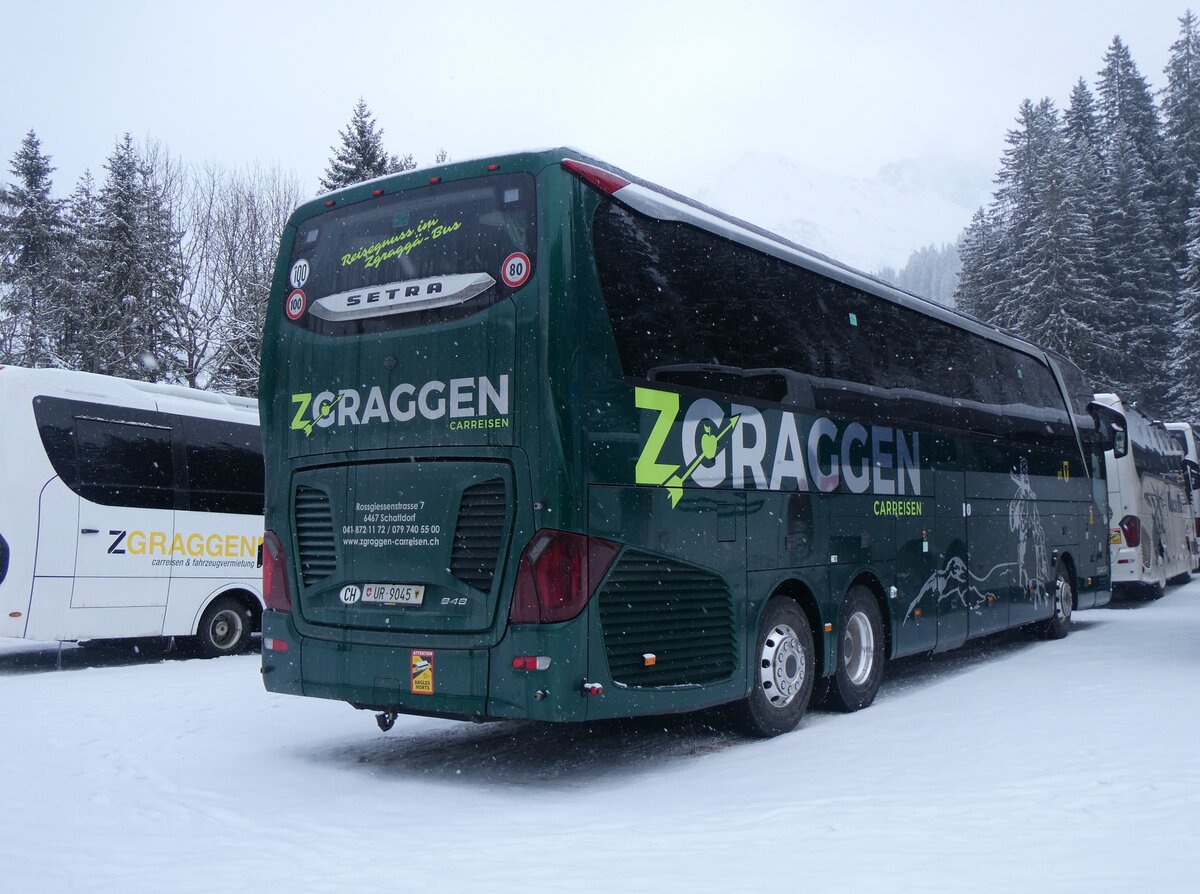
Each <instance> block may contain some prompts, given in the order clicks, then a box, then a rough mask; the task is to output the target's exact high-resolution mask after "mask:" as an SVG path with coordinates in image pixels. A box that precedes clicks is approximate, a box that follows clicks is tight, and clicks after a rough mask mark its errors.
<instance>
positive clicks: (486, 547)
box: [450, 478, 508, 593]
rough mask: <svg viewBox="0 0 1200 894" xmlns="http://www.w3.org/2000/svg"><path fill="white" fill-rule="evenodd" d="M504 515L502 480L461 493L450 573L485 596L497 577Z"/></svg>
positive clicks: (470, 488) (476, 485)
mask: <svg viewBox="0 0 1200 894" xmlns="http://www.w3.org/2000/svg"><path fill="white" fill-rule="evenodd" d="M507 514H508V501H507V494H506V493H505V491H504V482H503V481H502V480H501V479H499V478H495V479H493V480H491V481H484V482H482V483H481V484H473V485H471V486H470V487H468V488H467V489H466V490H464V491H463V495H462V502H461V503H459V505H458V523H457V524H456V525H455V527H454V548H453V551H452V552H451V554H450V573H451V574H452V575H454V576H455V577H456V578H458V579H459V580H460V581H462V582H463V583H465V584H469V585H470V586H472V587H474V588H475V589H476V590H482V591H483V592H484V593H488V592H490V591H491V589H492V580H493V578H494V577H495V576H496V565H497V563H498V562H499V561H500V543H501V540H502V538H503V536H504V519H505V516H506V515H507Z"/></svg>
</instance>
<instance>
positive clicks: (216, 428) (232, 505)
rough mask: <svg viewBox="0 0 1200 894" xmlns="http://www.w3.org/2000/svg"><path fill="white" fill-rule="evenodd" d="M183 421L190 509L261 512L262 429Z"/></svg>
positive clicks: (246, 512)
mask: <svg viewBox="0 0 1200 894" xmlns="http://www.w3.org/2000/svg"><path fill="white" fill-rule="evenodd" d="M181 423H182V424H181V428H182V431H183V438H184V444H185V452H186V455H187V477H188V505H189V508H191V509H192V510H194V511H197V512H236V513H239V514H242V515H261V514H262V511H263V458H262V442H261V440H260V438H259V431H258V428H257V427H256V426H253V425H237V424H235V423H232V422H220V421H217V420H213V419H195V418H191V417H184V418H183V419H182V420H181Z"/></svg>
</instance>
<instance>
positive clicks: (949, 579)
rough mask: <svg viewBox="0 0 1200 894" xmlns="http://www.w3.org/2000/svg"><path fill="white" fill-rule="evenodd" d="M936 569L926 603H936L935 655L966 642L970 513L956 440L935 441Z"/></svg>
mask: <svg viewBox="0 0 1200 894" xmlns="http://www.w3.org/2000/svg"><path fill="white" fill-rule="evenodd" d="M933 448H934V453H933V462H932V467H933V477H934V494H935V498H934V504H935V507H936V508H935V511H934V526H933V529H934V530H933V542H934V568H933V571H932V573H931V574H930V577H929V580H928V581H927V583H926V586H925V587H924V588H923V589H924V591H925V592H927V593H928V594H929V596H928V598H927V599H925V600H923V601H924V602H927V603H928V602H930V601H933V600H936V602H935V603H934V604H936V609H931V610H933V611H936V615H937V645H936V647H935V650H936V651H939V652H940V651H944V650H946V649H954V648H956V647H958V646H961V645H962V644H963V643H964V642H966V640H967V624H968V622H967V614H968V607H969V604H970V603H969V599H970V597H971V576H970V573H969V570H968V568H967V514H966V512H967V510H966V505H967V501H966V490H965V487H964V482H963V471H962V460H961V455H960V453H961V447H960V445H959V442H958V441H957V440H955V439H954V438H950V437H946V436H945V435H938V436H936V437H934V439H933Z"/></svg>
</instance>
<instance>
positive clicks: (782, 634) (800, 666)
mask: <svg viewBox="0 0 1200 894" xmlns="http://www.w3.org/2000/svg"><path fill="white" fill-rule="evenodd" d="M752 654H753V656H754V668H753V670H754V679H753V685H752V686H751V689H750V694H749V696H747V697H746V699H745V700H744V701H743V702H741V703H740V704H739V705H738V706H737V712H736V719H737V721H738V725H739V726H740V727H741V728H742V729H743V730H744V731H745V732H747V733H749V734H750V735H752V736H760V737H762V738H768V737H770V736H778V735H779V734H781V733H786V732H790V731H791V730H793V729H795V728H796V724H798V723H799V722H800V718H802V717H803V716H804V712H805V711H806V710H808V703H809V700H810V699H811V698H812V691H813V680H814V677H815V676H816V648H815V647H814V645H813V634H812V628H811V627H810V626H809V623H808V618H806V617H805V615H804V612H802V611H801V610H800V607H799V606H798V605H797V604H796V603H795V602H793V601H792V600H791V599H788V598H787V597H784V596H773V597H772V598H771V599H770V600H769V601H768V602H767V605H766V608H764V609H763V613H762V619H761V620H760V621H759V624H758V633H757V635H756V636H755V639H754V652H753V653H752Z"/></svg>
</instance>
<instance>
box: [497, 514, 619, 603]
mask: <svg viewBox="0 0 1200 894" xmlns="http://www.w3.org/2000/svg"><path fill="white" fill-rule="evenodd" d="M620 549H621V546H620V544H618V543H612V542H611V541H608V540H601V539H599V538H598V537H585V536H584V535H583V534H571V533H569V532H567V531H555V530H552V529H549V528H543V529H542V530H540V531H538V532H537V533H536V534H534V535H533V539H531V540H530V541H529V545H528V546H526V547H525V552H523V553H522V554H521V562H520V564H519V565H518V566H517V585H516V587H515V588H514V589H513V602H512V610H511V611H510V612H509V615H508V619H509V620H510V621H512V622H513V623H514V624H550V623H553V622H555V621H569V620H571V619H572V618H574V617H575V616H576V615H578V614H579V613H580V612H581V611H583V607H584V606H585V605H587V601H588V600H589V599H590V598H591V596H592V591H593V590H595V589H596V585H597V584H599V583H600V578H602V577H604V573H605V572H606V571H608V566H609V565H611V564H612V561H613V559H614V558H616V555H617V552H618V551H619V550H620Z"/></svg>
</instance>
